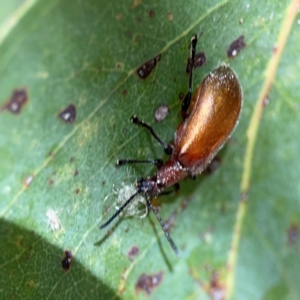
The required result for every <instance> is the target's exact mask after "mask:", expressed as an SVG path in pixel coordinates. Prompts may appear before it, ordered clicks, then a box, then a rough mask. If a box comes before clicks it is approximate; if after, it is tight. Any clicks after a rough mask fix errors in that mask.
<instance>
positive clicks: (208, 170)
mask: <svg viewBox="0 0 300 300" xmlns="http://www.w3.org/2000/svg"><path fill="white" fill-rule="evenodd" d="M221 163H222V160H221V158H219V157H217V156H216V157H214V159H213V160H212V161H211V162H210V164H209V165H208V166H207V167H206V169H205V172H204V174H205V175H211V174H212V173H214V172H215V171H216V170H217V169H218V168H219V167H220V165H221Z"/></svg>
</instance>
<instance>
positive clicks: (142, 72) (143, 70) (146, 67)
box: [136, 54, 161, 79]
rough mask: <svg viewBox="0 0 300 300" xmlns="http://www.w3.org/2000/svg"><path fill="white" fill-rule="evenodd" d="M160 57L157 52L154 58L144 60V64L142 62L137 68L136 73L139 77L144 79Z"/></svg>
mask: <svg viewBox="0 0 300 300" xmlns="http://www.w3.org/2000/svg"><path fill="white" fill-rule="evenodd" d="M160 59H161V54H158V55H157V56H155V57H154V58H152V59H150V60H148V61H146V62H145V63H144V64H142V65H141V66H140V67H139V68H138V69H137V70H136V74H137V75H138V76H139V77H140V78H141V79H146V78H147V77H148V76H149V75H150V74H151V72H152V71H153V69H154V68H155V67H156V64H157V63H158V62H159V61H160Z"/></svg>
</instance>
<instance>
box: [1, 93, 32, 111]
mask: <svg viewBox="0 0 300 300" xmlns="http://www.w3.org/2000/svg"><path fill="white" fill-rule="evenodd" d="M27 102H28V95H27V90H26V89H25V88H21V89H16V90H14V91H13V93H12V95H11V97H10V99H9V100H8V101H7V102H6V103H4V104H3V105H2V106H1V108H0V110H1V111H3V110H8V111H10V112H11V113H13V114H19V113H20V112H21V110H22V108H23V106H24V105H25V104H26V103H27Z"/></svg>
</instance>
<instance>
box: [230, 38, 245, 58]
mask: <svg viewBox="0 0 300 300" xmlns="http://www.w3.org/2000/svg"><path fill="white" fill-rule="evenodd" d="M245 47H246V42H245V36H244V35H241V36H240V37H238V38H237V39H236V40H234V41H233V42H232V43H231V44H230V46H229V48H228V50H227V56H228V57H229V58H232V57H235V56H237V55H238V54H239V53H240V52H241V51H242V50H243V49H244V48H245Z"/></svg>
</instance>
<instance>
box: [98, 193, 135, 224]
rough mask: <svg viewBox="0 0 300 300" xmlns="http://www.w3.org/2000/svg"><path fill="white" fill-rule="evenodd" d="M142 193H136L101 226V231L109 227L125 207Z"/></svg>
mask: <svg viewBox="0 0 300 300" xmlns="http://www.w3.org/2000/svg"><path fill="white" fill-rule="evenodd" d="M138 193H140V192H139V191H137V192H136V193H134V194H133V195H132V196H131V197H130V198H129V199H128V200H126V202H125V203H124V204H123V205H122V206H121V207H120V208H119V209H118V210H117V211H116V212H115V213H114V214H113V215H112V216H111V217H110V218H109V219H108V220H107V221H106V222H105V223H104V224H102V225H101V226H100V229H103V228H104V227H106V226H107V225H109V224H110V223H111V222H112V221H113V220H114V219H115V218H116V217H117V216H118V215H119V214H120V213H121V212H122V211H123V210H124V209H125V207H126V206H127V205H128V204H129V203H130V202H131V200H132V199H133V198H134V197H135V196H136V195H137V194H138Z"/></svg>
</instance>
